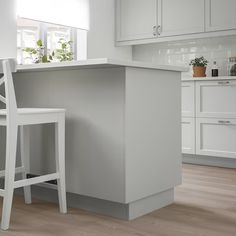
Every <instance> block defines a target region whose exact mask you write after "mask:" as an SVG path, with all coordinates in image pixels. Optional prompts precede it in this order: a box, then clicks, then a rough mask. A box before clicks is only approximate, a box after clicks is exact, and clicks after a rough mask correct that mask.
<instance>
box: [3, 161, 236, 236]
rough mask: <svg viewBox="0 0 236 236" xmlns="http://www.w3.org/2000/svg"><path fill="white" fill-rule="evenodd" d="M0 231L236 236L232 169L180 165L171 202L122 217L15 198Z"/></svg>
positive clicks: (29, 235)
mask: <svg viewBox="0 0 236 236" xmlns="http://www.w3.org/2000/svg"><path fill="white" fill-rule="evenodd" d="M0 235H1V236H5V235H6V236H15V235H19V236H49V235H57V236H236V170H231V169H223V168H215V167H203V166H194V165H184V167H183V185H182V186H180V187H178V188H177V189H176V200H175V203H174V204H172V205H171V206H168V207H165V208H163V209H161V210H159V211H155V212H153V213H151V214H149V215H146V216H144V217H141V218H139V219H137V220H134V221H130V222H126V221H122V220H117V219H113V218H110V217H105V216H100V215H96V214H92V213H89V212H85V211H82V210H77V209H70V210H69V214H68V215H61V214H59V213H58V208H57V205H55V204H50V203H45V202H42V201H38V200H35V201H34V203H33V204H32V205H30V206H26V205H24V203H23V199H22V198H21V197H15V199H14V206H13V211H12V221H11V230H9V231H7V232H3V231H0Z"/></svg>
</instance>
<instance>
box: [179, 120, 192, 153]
mask: <svg viewBox="0 0 236 236" xmlns="http://www.w3.org/2000/svg"><path fill="white" fill-rule="evenodd" d="M182 153H188V154H195V118H185V117H184V118H182Z"/></svg>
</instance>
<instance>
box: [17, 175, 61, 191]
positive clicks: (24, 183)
mask: <svg viewBox="0 0 236 236" xmlns="http://www.w3.org/2000/svg"><path fill="white" fill-rule="evenodd" d="M55 179H59V173H53V174H48V175H42V176H38V177H35V178H31V179H23V180H18V181H15V182H14V188H21V187H24V186H30V185H33V184H39V183H44V182H47V181H51V180H55Z"/></svg>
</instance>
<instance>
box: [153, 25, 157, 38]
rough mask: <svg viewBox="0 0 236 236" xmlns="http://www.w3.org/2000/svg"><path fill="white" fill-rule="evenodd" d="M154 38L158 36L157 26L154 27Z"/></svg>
mask: <svg viewBox="0 0 236 236" xmlns="http://www.w3.org/2000/svg"><path fill="white" fill-rule="evenodd" d="M152 29H153V36H157V26H156V25H155V26H153V28H152Z"/></svg>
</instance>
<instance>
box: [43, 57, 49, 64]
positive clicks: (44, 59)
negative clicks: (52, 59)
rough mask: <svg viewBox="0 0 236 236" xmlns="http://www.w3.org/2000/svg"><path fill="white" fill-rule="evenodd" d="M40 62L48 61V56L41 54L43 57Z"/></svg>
mask: <svg viewBox="0 0 236 236" xmlns="http://www.w3.org/2000/svg"><path fill="white" fill-rule="evenodd" d="M42 62H43V63H46V62H48V57H47V56H46V55H43V57H42Z"/></svg>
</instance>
